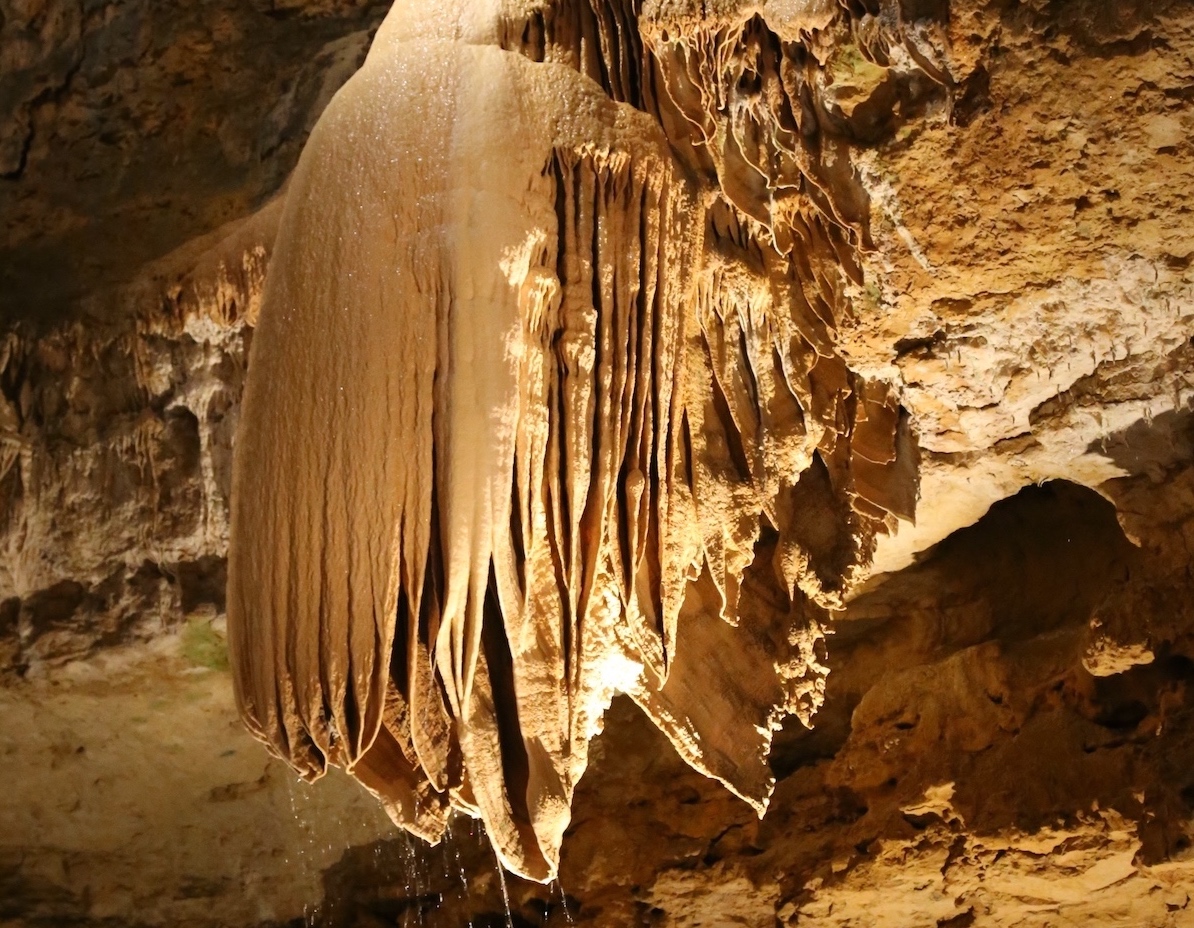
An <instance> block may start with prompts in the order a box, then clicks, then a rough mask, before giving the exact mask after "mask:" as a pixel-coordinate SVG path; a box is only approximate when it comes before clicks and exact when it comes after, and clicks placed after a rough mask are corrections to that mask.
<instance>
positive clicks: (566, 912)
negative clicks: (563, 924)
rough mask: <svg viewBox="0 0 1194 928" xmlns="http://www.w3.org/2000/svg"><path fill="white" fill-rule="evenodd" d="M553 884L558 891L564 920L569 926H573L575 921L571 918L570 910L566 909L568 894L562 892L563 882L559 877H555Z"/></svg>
mask: <svg viewBox="0 0 1194 928" xmlns="http://www.w3.org/2000/svg"><path fill="white" fill-rule="evenodd" d="M555 884H556V889H558V890H559V891H560V903H561V904H562V905H563V907H564V918H565V919H566V920H567V922H568V924H569V925H575V924H576V920H575V919H573V917H572V910H571V909H569V908H568V894H567V893H566V892H564V882H563V881H562V880H561V879H560V878H559V877H556V880H555Z"/></svg>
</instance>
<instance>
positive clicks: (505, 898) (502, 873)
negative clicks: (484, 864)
mask: <svg viewBox="0 0 1194 928" xmlns="http://www.w3.org/2000/svg"><path fill="white" fill-rule="evenodd" d="M493 857H494V860H495V861H496V862H497V872H498V882H499V883H500V884H501V887H502V905H504V906H505V908H506V928H514V916H513V915H512V914H511V913H510V892H509V890H507V889H506V868H505V867H503V866H502V861H501V858H499V857H498V856H497V850H496V849H495V850H494V853H493Z"/></svg>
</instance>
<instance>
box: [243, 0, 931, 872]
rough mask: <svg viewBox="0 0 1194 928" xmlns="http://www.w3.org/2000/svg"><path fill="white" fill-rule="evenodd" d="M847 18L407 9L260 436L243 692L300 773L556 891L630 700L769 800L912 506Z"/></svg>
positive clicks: (276, 298) (327, 190)
mask: <svg viewBox="0 0 1194 928" xmlns="http://www.w3.org/2000/svg"><path fill="white" fill-rule="evenodd" d="M835 15H836V11H835V9H834V8H832V7H831V6H827V5H825V4H819V3H814V4H810V5H808V6H807V7H803V6H802V7H798V8H796V9H795V10H794V11H789V12H788V13H786V14H784V15H783V16H781V17H780V18H779V21H778V22H776V23H775V24H774V25H775V27H776V28H778V29H779V30H780V32H779V33H777V32H775V31H773V30H772V28H769V26H768V25H767V21H766V20H765V19H764V18H763V17H762V16H760V15H757V14H756V13H754V12H753V11H751V12H747V11H737V10H732V11H726V12H725V14H724V15H722V16H720V17H717V18H714V19H712V20H710V19H701V18H695V17H693V16H691V15H690V14H689V13H688V12H687V11H686V12H685V13H684V14H683V15H677V14H675V13H674V12H669V11H667V10H664V9H659V10H655V11H644V10H640V9H639V8H638V7H637V5H631V4H621V3H605V2H596V3H593V4H591V5H590V4H589V3H588V2H587V0H586V2H581V3H573V2H564V3H552V4H548V5H528V6H527V8H525V9H520V8H517V7H515V6H513V5H509V4H496V3H487V2H478V0H473V2H459V3H457V4H450V5H447V6H444V5H443V4H439V3H434V4H432V3H426V4H422V3H402V4H398V5H396V6H395V7H394V8H393V10H392V11H391V13H390V15H389V17H388V19H387V20H386V21H385V22H384V23H383V25H382V27H381V30H380V31H379V33H378V35H377V38H376V39H375V41H374V44H373V47H372V49H371V51H370V53H369V57H368V59H367V60H366V62H365V64H364V66H363V67H362V69H361V70H360V71H359V72H358V73H357V74H356V75H355V76H354V77H353V78H352V80H351V81H349V83H348V84H347V85H346V86H345V87H344V88H343V89H342V90H341V91H340V93H339V94H338V96H337V97H336V98H335V100H333V102H332V104H331V105H330V106H329V108H328V110H327V111H326V112H325V114H324V115H323V117H322V119H321V120H320V122H319V124H318V125H317V126H316V128H315V130H314V132H313V133H312V136H311V138H310V140H309V142H308V144H307V148H306V151H305V152H304V154H303V157H302V159H301V160H300V163H299V166H298V168H297V170H296V172H295V174H294V176H293V178H292V180H291V184H290V188H289V192H288V195H287V202H286V206H285V212H284V215H283V217H282V220H281V231H280V233H279V239H278V242H277V246H276V250H275V253H274V256H273V259H272V265H271V269H270V276H269V278H268V282H267V288H266V293H265V298H264V305H263V308H262V310H261V316H260V320H259V323H258V326H257V329H256V332H255V338H254V347H253V355H252V362H251V367H250V376H249V381H248V386H247V390H246V395H245V401H244V409H243V414H242V419H241V424H240V433H239V434H240V438H239V440H238V444H237V448H236V461H235V467H234V483H233V514H232V546H231V551H230V562H229V600H228V609H229V626H230V633H231V635H230V647H231V652H232V661H233V667H234V672H235V675H236V680H237V683H238V690H237V692H238V697H239V700H240V705H241V709H242V712H243V715H244V717H245V719H246V721H247V723H248V725H249V727H250V729H251V730H252V731H253V732H254V733H255V734H256V735H257V736H258V737H259V738H261V739H262V740H263V741H265V742H266V743H267V744H268V745H269V746H270V747H271V748H272V749H273V750H274V751H275V752H276V753H278V754H279V755H280V756H281V757H283V758H285V759H286V760H288V761H289V762H290V763H291V764H292V765H293V766H294V767H295V768H296V769H297V770H298V771H299V772H300V773H301V774H302V775H303V776H305V777H310V778H314V777H318V776H320V775H321V774H322V773H323V772H324V770H325V769H326V766H327V765H328V764H329V763H331V764H335V765H339V766H343V767H344V768H346V769H347V770H349V771H351V772H352V773H353V774H354V775H355V776H356V777H357V778H358V779H359V780H360V781H361V782H362V783H364V784H365V785H366V786H367V787H368V788H369V789H371V790H372V791H374V792H375V793H376V794H377V795H378V796H379V797H380V798H381V800H382V801H383V803H384V804H385V806H386V808H387V809H388V810H389V812H390V813H391V815H392V816H393V818H394V819H395V821H397V822H399V823H400V824H402V825H403V826H405V827H407V828H409V829H410V830H412V831H414V832H415V833H416V834H419V835H422V836H424V837H427V838H429V839H432V840H435V839H437V838H438V837H439V835H440V834H441V833H442V831H443V828H444V823H445V820H446V815H447V813H448V810H449V809H451V808H455V809H458V810H462V811H464V812H467V813H469V814H472V815H475V816H479V817H480V818H481V819H483V821H484V822H485V825H486V828H487V829H488V832H489V834H490V836H491V837H492V840H493V842H494V844H495V847H496V848H497V851H498V853H499V855H500V857H501V859H502V860H503V862H504V863H505V864H506V865H507V866H509V867H510V868H511V869H513V870H514V871H516V872H518V873H520V874H523V875H525V876H528V877H531V878H533V879H538V880H546V879H549V878H551V877H552V876H554V874H555V871H556V867H557V864H558V859H559V850H560V843H561V840H562V836H563V832H564V829H565V827H566V826H567V823H568V820H569V808H570V803H571V798H572V795H573V791H574V789H575V786H576V783H577V782H578V780H579V779H580V776H581V774H582V773H583V772H584V770H585V766H586V757H587V745H588V742H589V740H590V739H591V738H592V737H593V736H594V734H596V733H597V732H598V731H599V730H600V725H601V717H602V713H603V711H604V709H605V707H606V706H607V705H608V703H609V700H610V698H611V696H612V695H613V694H614V693H615V692H619V691H620V692H627V693H630V694H631V695H632V696H633V697H634V698H635V699H636V700H637V701H638V702H639V703H640V705H642V706H643V708H644V709H645V710H646V711H647V713H648V714H649V715H650V716H651V717H652V718H653V719H654V721H655V722H656V724H657V725H658V726H659V727H660V728H661V729H663V730H664V731H665V732H666V733H667V734H668V736H669V737H670V738H671V740H672V741H673V743H675V744H676V746H677V748H678V749H679V750H680V752H681V754H682V755H683V756H684V757H685V758H686V759H687V760H688V761H689V762H690V763H691V764H692V765H693V766H695V767H696V768H698V769H699V770H701V771H703V772H706V773H708V774H709V775H710V776H713V777H716V778H717V779H719V780H721V781H722V782H724V783H725V784H726V785H727V786H728V787H729V788H730V789H731V790H733V791H735V792H736V793H738V794H739V795H741V796H742V797H743V798H744V799H746V800H747V801H748V802H750V803H752V804H753V805H754V806H755V807H756V808H757V809H758V811H759V812H760V814H761V813H762V811H763V810H764V809H765V808H766V805H767V801H768V798H769V796H770V792H771V790H772V787H773V779H772V777H771V774H770V770H769V768H768V767H767V765H766V759H767V754H768V750H769V746H770V741H771V735H772V732H773V731H774V730H775V729H776V728H777V727H778V725H779V723H780V721H781V720H782V719H783V717H784V716H786V715H788V714H790V713H796V714H798V715H800V716H801V717H802V718H803V719H804V720H806V721H807V720H808V719H809V717H810V716H811V713H812V712H813V711H814V710H815V709H816V707H817V705H818V704H819V699H820V693H821V692H822V690H823V682H822V679H821V678H822V676H823V668H822V666H821V664H820V662H819V661H820V657H821V656H822V653H823V652H822V643H821V635H822V621H823V616H824V610H825V609H826V608H832V607H834V606H837V605H840V603H841V601H842V596H843V594H844V593H845V592H847V591H848V590H849V589H850V587H851V586H852V584H854V583H855V581H856V580H857V579H859V578H860V577H861V576H862V574H863V572H864V571H865V568H866V567H867V565H868V564H869V561H870V557H871V554H872V552H873V548H874V540H875V537H876V535H877V533H880V532H883V531H886V530H888V529H889V528H892V527H894V524H895V520H896V519H897V518H905V519H911V518H912V516H913V514H914V509H915V502H916V493H917V454H916V450H915V442H914V440H913V438H912V433H911V425H910V420H909V416H908V414H907V412H906V411H905V410H904V409H903V408H902V407H901V406H900V403H899V399H898V394H897V391H896V390H895V389H894V388H893V386H892V384H891V382H890V380H889V379H887V378H885V377H883V376H880V375H876V374H875V373H874V372H867V371H862V370H858V369H855V368H852V367H851V364H850V363H849V361H848V359H847V358H846V357H845V356H844V355H843V353H842V351H841V350H840V347H839V345H838V344H837V337H836V335H837V331H838V329H839V328H840V327H841V326H842V325H844V324H848V322H849V318H850V316H851V312H852V310H851V303H852V300H853V298H854V296H855V294H856V291H858V290H859V288H860V287H861V285H862V284H863V278H862V275H861V272H860V270H859V268H858V266H857V264H856V262H855V261H854V259H853V258H852V254H853V250H854V249H856V248H858V247H862V246H863V245H864V244H865V239H866V234H867V233H866V228H865V223H864V222H863V218H862V215H861V207H860V203H859V196H858V190H857V185H856V184H852V181H851V178H849V177H845V178H843V177H841V176H838V175H837V174H835V165H837V164H838V163H839V162H838V161H836V160H835V156H834V154H833V143H832V142H827V141H824V140H822V138H821V133H820V132H819V131H818V127H817V124H816V120H815V117H814V116H813V115H812V114H811V113H810V112H809V111H808V106H809V103H808V98H809V97H810V95H811V94H814V93H816V92H817V91H818V87H817V79H818V74H819V73H820V68H821V67H822V65H821V64H820V63H819V62H818V61H817V53H818V48H819V46H818V42H817V37H818V35H819V34H820V31H821V30H822V29H823V28H824V27H826V26H828V25H830V24H831V23H832V22H833V20H834V18H835ZM838 174H840V171H839V172H838ZM756 563H758V564H760V565H762V566H761V573H760V577H758V578H756V580H755V582H754V583H753V585H752V584H750V583H744V575H745V574H746V571H747V569H748V568H749V567H750V566H751V565H752V564H756ZM768 574H769V575H770V576H767V575H768Z"/></svg>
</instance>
